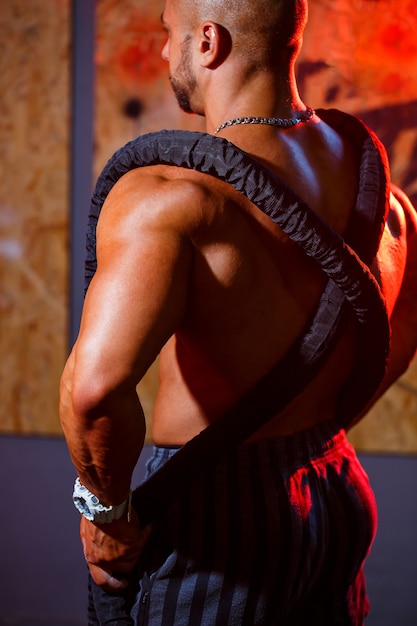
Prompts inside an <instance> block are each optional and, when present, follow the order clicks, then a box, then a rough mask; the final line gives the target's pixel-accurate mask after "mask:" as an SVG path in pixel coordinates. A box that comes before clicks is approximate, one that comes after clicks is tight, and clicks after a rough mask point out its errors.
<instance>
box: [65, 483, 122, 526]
mask: <svg viewBox="0 0 417 626" xmlns="http://www.w3.org/2000/svg"><path fill="white" fill-rule="evenodd" d="M131 496H132V492H130V493H129V497H128V499H127V500H125V501H124V502H122V503H121V504H118V505H117V506H104V504H101V502H100V500H99V499H98V498H97V496H95V495H94V494H93V493H91V491H89V490H88V489H87V487H84V485H83V484H81V482H80V479H79V478H77V479H76V481H75V483H74V492H73V494H72V499H73V502H74V506H75V508H76V509H77V510H78V511H79V512H80V513H82V514H83V515H84V517H85V518H86V519H88V520H89V521H90V522H97V523H98V524H110V522H113V521H115V520H118V519H120V518H121V517H123V515H125V513H127V518H128V521H130V506H131Z"/></svg>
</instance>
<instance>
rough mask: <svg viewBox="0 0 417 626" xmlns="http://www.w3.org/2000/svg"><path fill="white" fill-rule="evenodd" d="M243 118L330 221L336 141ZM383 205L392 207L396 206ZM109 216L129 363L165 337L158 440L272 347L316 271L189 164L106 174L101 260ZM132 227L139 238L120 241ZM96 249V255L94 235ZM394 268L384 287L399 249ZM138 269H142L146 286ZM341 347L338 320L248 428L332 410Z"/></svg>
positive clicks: (335, 196) (264, 362) (279, 352)
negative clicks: (301, 386)
mask: <svg viewBox="0 0 417 626" xmlns="http://www.w3.org/2000/svg"><path fill="white" fill-rule="evenodd" d="M243 130H244V131H245V132H246V131H247V133H246V135H245V134H244V133H243V132H240V134H239V141H238V142H237V143H238V145H239V146H240V147H241V148H243V149H245V150H247V151H248V152H249V153H251V154H252V155H254V156H255V157H256V158H258V160H260V161H261V162H262V163H263V164H265V165H266V166H267V167H269V168H270V169H271V170H272V171H274V172H275V173H277V174H278V175H279V176H280V177H281V178H282V179H283V180H284V181H286V182H287V183H288V184H289V185H290V186H291V187H292V188H293V189H294V190H295V191H296V192H297V193H298V195H300V196H301V197H302V198H303V199H304V200H305V201H307V202H308V203H309V204H310V206H311V207H312V208H313V209H314V210H315V211H316V212H317V213H318V214H319V215H320V216H321V217H322V218H323V219H325V220H326V221H327V222H328V223H329V224H330V225H331V226H332V227H333V228H335V229H336V230H337V231H338V232H339V233H341V234H343V231H344V229H345V227H346V225H347V222H348V219H349V216H350V213H351V211H352V207H353V205H354V201H355V197H356V189H357V169H356V164H355V161H354V156H353V153H352V151H351V149H350V148H349V146H348V145H347V144H345V143H344V142H343V141H342V140H341V138H340V137H339V136H337V135H336V133H334V131H332V130H331V129H330V128H329V127H328V126H326V125H325V124H323V123H314V124H309V125H308V126H305V127H302V128H300V129H297V132H293V133H287V134H283V133H282V132H278V133H277V132H276V131H275V130H273V129H271V128H266V129H265V128H261V129H256V130H253V129H252V128H251V129H247V128H245V129H243ZM231 140H232V141H233V137H231ZM138 190H140V192H138ZM122 203H123V209H122V206H121V205H122ZM118 207H119V208H118ZM126 207H128V211H126ZM395 210H396V211H397V212H398V213H399V214H401V209H400V208H399V206H396V207H395ZM126 215H127V216H128V217H126ZM107 216H108V218H107ZM117 220H119V221H118V229H119V236H121V240H122V241H123V245H124V247H125V248H126V250H125V251H124V253H123V255H126V256H127V259H128V260H127V261H126V262H127V263H128V265H129V267H131V270H129V271H132V275H134V276H135V280H136V281H137V282H138V284H139V285H140V287H139V288H138V289H137V290H136V291H135V289H133V292H132V298H133V297H134V298H135V306H134V309H133V310H134V311H135V312H136V313H137V315H138V317H139V319H141V320H145V321H144V322H143V330H142V332H143V333H144V334H143V336H147V340H146V345H142V344H141V341H142V339H141V336H142V335H141V333H140V332H139V333H138V338H137V344H136V345H137V347H138V348H139V349H140V352H141V354H142V361H141V362H140V363H139V364H135V367H136V368H137V371H138V374H139V376H140V375H141V374H142V375H143V373H144V371H143V370H145V369H146V367H147V366H148V365H149V363H150V361H151V360H152V359H153V358H154V357H155V355H156V352H157V351H158V349H159V348H160V347H161V345H163V344H164V347H163V349H162V352H161V361H160V378H161V381H160V389H159V392H158V396H157V400H156V406H155V414H154V420H153V438H154V440H155V442H156V443H158V444H165V445H169V444H170V445H174V444H182V443H184V442H185V441H187V440H188V439H189V438H190V437H192V436H194V435H195V434H197V433H198V432H199V431H200V430H201V429H202V428H204V427H205V426H206V425H207V424H208V423H209V422H210V421H211V420H213V419H215V418H216V416H217V415H219V414H220V413H221V412H222V411H223V410H224V409H226V408H227V407H229V406H230V405H232V404H233V403H234V402H235V401H236V400H237V398H238V397H239V396H240V395H241V394H242V393H243V392H244V391H245V390H247V389H248V388H250V387H251V386H253V385H254V384H255V382H256V381H257V380H258V379H259V378H260V377H261V376H262V375H263V374H264V373H266V371H268V370H269V369H270V368H271V367H272V366H273V365H274V363H275V362H276V361H277V360H278V359H280V358H282V357H283V356H284V354H285V353H286V351H287V350H288V348H289V347H290V346H291V345H292V343H293V342H294V340H295V339H296V338H297V337H298V336H299V335H300V333H302V331H303V329H304V327H305V326H306V324H307V322H308V320H309V319H310V317H311V315H312V313H313V312H314V309H315V307H316V306H317V303H318V299H319V296H320V294H321V291H322V289H323V285H324V277H323V276H322V274H321V272H320V270H318V269H317V268H316V266H315V264H314V263H313V262H312V261H310V260H307V259H306V258H305V257H304V255H303V254H302V252H300V250H299V249H298V248H297V246H296V245H295V244H293V243H291V242H290V241H289V240H288V238H287V237H286V236H285V235H284V234H283V233H282V231H281V230H280V229H279V228H278V227H277V226H276V225H274V224H273V223H272V222H271V221H270V219H269V218H268V217H266V216H265V215H264V214H263V213H261V212H260V211H259V209H257V208H256V207H254V206H253V205H252V204H251V203H250V202H249V201H248V200H246V199H245V198H244V197H243V196H241V194H239V192H237V191H235V190H234V189H233V188H232V187H231V186H230V185H228V184H226V183H222V182H220V181H218V180H217V179H214V178H212V177H209V176H207V175H203V174H199V173H197V172H194V171H189V170H183V169H181V168H174V167H166V166H155V167H149V168H145V169H143V170H134V171H132V172H130V173H129V174H127V175H126V176H125V177H124V178H123V179H122V180H121V181H120V183H119V184H118V185H116V188H115V189H114V191H113V192H112V194H110V196H109V199H108V202H106V204H105V206H104V208H103V214H102V217H101V218H100V223H99V231H98V235H99V238H98V241H99V242H100V241H102V242H103V243H102V256H103V258H104V265H105V263H106V258H107V255H109V254H113V252H112V250H113V248H112V246H110V248H109V250H106V246H105V243H104V242H106V240H107V239H108V240H109V241H111V240H112V238H113V237H114V233H113V231H112V234H111V236H110V235H109V233H110V230H111V229H114V224H115V221H117ZM120 223H122V226H120ZM401 223H402V226H401ZM398 224H400V231H401V232H400V235H399V236H398V232H397V233H396V237H395V239H394V238H392V237H391V235H390V233H389V229H387V232H386V236H385V242H388V241H389V242H390V245H386V246H385V255H386V256H387V255H388V256H389V255H393V254H394V249H395V254H396V255H397V257H398V255H399V257H398V258H401V255H402V256H404V254H403V250H402V248H403V245H404V238H405V228H404V220H403V219H402V222H401V215H399V218H398V219H397V220H396V225H397V226H398ZM109 229H110V230H109ZM134 230H136V231H137V233H138V238H137V240H135V239H134V240H133V243H129V242H130V241H131V240H132V232H134ZM138 242H140V243H139V244H138ZM157 246H159V252H158V251H157ZM116 247H117V246H116ZM98 253H99V257H98V258H99V268H100V248H99V249H98ZM123 262H124V261H123ZM388 265H389V263H388ZM396 268H398V269H396V270H395V271H394V274H395V276H392V277H391V278H392V280H391V279H390V281H389V283H390V286H389V288H390V289H391V290H392V288H393V285H394V284H396V285H398V284H400V283H401V273H402V270H403V267H402V266H401V263H397V265H396ZM147 277H148V278H147ZM149 277H151V278H149ZM143 281H145V283H146V282H147V281H149V285H148V289H147V290H146V293H144V285H143ZM129 282H131V281H129ZM395 297H396V296H395ZM395 297H393V299H395ZM145 298H147V299H152V302H145ZM148 319H149V320H150V321H149V322H148V321H147V320H148ZM147 324H148V325H147ZM149 344H150V345H149ZM354 352H355V333H354V329H353V326H352V325H350V326H349V327H348V328H347V329H346V331H345V334H344V336H343V337H342V339H341V341H340V342H339V344H338V346H337V348H336V350H335V351H334V354H333V355H332V356H331V358H330V359H329V362H328V364H327V366H326V367H325V368H324V369H323V370H322V372H321V373H320V374H319V376H317V378H316V379H315V380H314V381H313V382H312V383H311V384H310V385H309V387H308V388H307V389H306V390H305V392H304V393H303V394H302V395H300V396H299V397H298V398H297V399H296V400H295V401H294V402H293V403H292V404H291V405H290V406H289V407H288V408H287V410H286V411H285V412H284V414H280V415H279V416H277V417H276V418H275V419H274V420H272V421H271V422H270V423H269V424H268V426H266V427H265V428H264V429H262V431H261V432H259V433H258V434H257V437H270V436H275V435H282V434H289V433H291V432H294V431H296V430H298V429H300V428H304V427H307V426H309V425H312V424H314V423H316V422H317V421H320V420H323V419H329V418H331V417H332V416H333V415H334V407H335V399H336V397H337V393H338V391H339V389H340V386H341V385H342V383H343V381H344V380H345V378H346V377H347V376H348V374H349V372H350V368H351V367H352V363H353V359H354Z"/></svg>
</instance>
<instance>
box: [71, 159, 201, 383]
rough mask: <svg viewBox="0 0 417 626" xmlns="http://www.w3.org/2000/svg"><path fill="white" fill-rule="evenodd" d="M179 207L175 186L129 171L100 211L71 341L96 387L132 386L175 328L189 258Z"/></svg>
mask: <svg viewBox="0 0 417 626" xmlns="http://www.w3.org/2000/svg"><path fill="white" fill-rule="evenodd" d="M186 202H187V198H186V197H185V194H184V190H183V189H182V188H181V185H178V184H175V183H174V184H173V183H170V182H167V181H164V180H161V179H160V178H159V177H155V176H152V177H151V176H147V175H145V174H141V173H140V172H139V171H134V172H130V173H129V174H128V175H126V176H125V177H123V178H122V179H121V180H120V181H119V183H117V185H115V187H114V188H113V190H112V192H111V193H110V194H109V197H108V199H107V200H106V202H105V204H104V206H103V209H102V212H101V215H100V219H99V223H98V227H97V271H96V274H95V276H94V278H93V280H92V282H91V284H90V287H89V289H88V292H87V295H86V300H85V306H84V310H83V316H82V322H81V328H80V335H79V339H78V341H77V353H78V360H79V362H82V369H83V371H84V373H85V375H88V376H90V377H92V378H93V380H96V381H99V382H98V384H99V386H101V385H103V387H104V388H106V386H110V387H113V388H117V387H118V386H120V385H124V384H126V383H127V384H128V385H130V386H131V385H132V384H136V382H137V381H138V380H140V378H141V377H142V376H143V375H144V374H145V372H146V370H147V369H148V367H149V365H150V364H151V363H152V361H153V360H154V359H155V357H156V356H157V354H158V352H159V350H160V349H161V347H162V346H163V344H164V343H165V342H166V341H167V340H168V338H169V337H170V336H171V335H172V334H173V333H174V332H175V330H176V328H177V327H178V325H179V324H180V323H181V320H182V318H183V315H184V312H185V309H186V302H187V293H188V281H189V275H190V268H191V260H192V251H191V244H190V241H189V238H188V236H187V220H186V217H185V214H186V213H187V212H186V211H184V206H185V204H186ZM80 359H81V361H80Z"/></svg>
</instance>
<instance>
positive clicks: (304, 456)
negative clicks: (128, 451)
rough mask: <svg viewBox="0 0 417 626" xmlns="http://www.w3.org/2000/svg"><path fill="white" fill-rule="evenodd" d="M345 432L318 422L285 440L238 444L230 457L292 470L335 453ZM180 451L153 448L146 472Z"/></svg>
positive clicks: (162, 447) (334, 426)
mask: <svg viewBox="0 0 417 626" xmlns="http://www.w3.org/2000/svg"><path fill="white" fill-rule="evenodd" d="M346 444H347V440H346V433H345V431H344V430H343V429H342V428H341V427H340V425H338V424H337V423H336V422H335V421H333V420H330V421H326V422H320V423H319V424H316V425H315V426H312V427H311V428H307V429H305V430H301V431H299V432H296V433H294V434H293V435H289V436H287V437H277V438H275V439H266V440H262V441H255V442H251V443H247V444H241V445H240V446H239V447H238V448H237V449H236V450H235V451H231V454H237V455H238V456H241V455H243V456H246V455H247V454H254V453H255V454H256V455H257V456H258V457H263V456H264V457H265V458H266V457H268V458H272V457H271V453H273V458H274V464H275V465H276V464H278V466H282V467H284V466H285V467H288V465H290V466H292V467H294V466H298V465H299V464H305V463H307V462H311V461H314V460H315V459H317V458H320V457H323V456H324V455H328V454H332V453H335V452H336V450H337V448H338V447H339V446H341V445H343V446H346ZM179 449H180V448H179V447H178V448H176V447H164V446H154V447H153V454H152V457H151V459H150V460H149V462H148V472H150V473H152V472H154V471H155V470H156V469H158V467H161V465H164V463H166V462H167V461H168V460H169V459H170V458H171V457H172V456H174V454H175V453H176V452H177V451H178V450H179Z"/></svg>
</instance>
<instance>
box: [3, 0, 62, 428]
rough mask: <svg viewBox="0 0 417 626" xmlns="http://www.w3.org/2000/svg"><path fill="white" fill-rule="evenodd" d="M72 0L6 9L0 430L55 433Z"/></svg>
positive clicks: (14, 3)
mask: <svg viewBox="0 0 417 626" xmlns="http://www.w3.org/2000/svg"><path fill="white" fill-rule="evenodd" d="M69 5H70V1H69V0H54V1H53V2H45V1H44V0H30V2H28V1H27V0H8V1H7V2H2V6H1V11H0V33H1V43H0V94H1V95H0V124H1V127H0V152H1V173H0V355H1V358H0V432H3V433H10V432H13V433H47V434H50V433H52V434H53V433H57V432H60V431H59V425H58V418H57V403H58V381H59V376H60V372H61V371H62V367H63V363H64V359H65V355H66V352H67V332H66V324H67V301H66V298H67V296H66V291H67V265H68V249H67V228H68V224H67V211H68V206H67V204H68V193H67V191H68V174H69V164H68V147H69V84H68V83H69V81H68V77H69Z"/></svg>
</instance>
